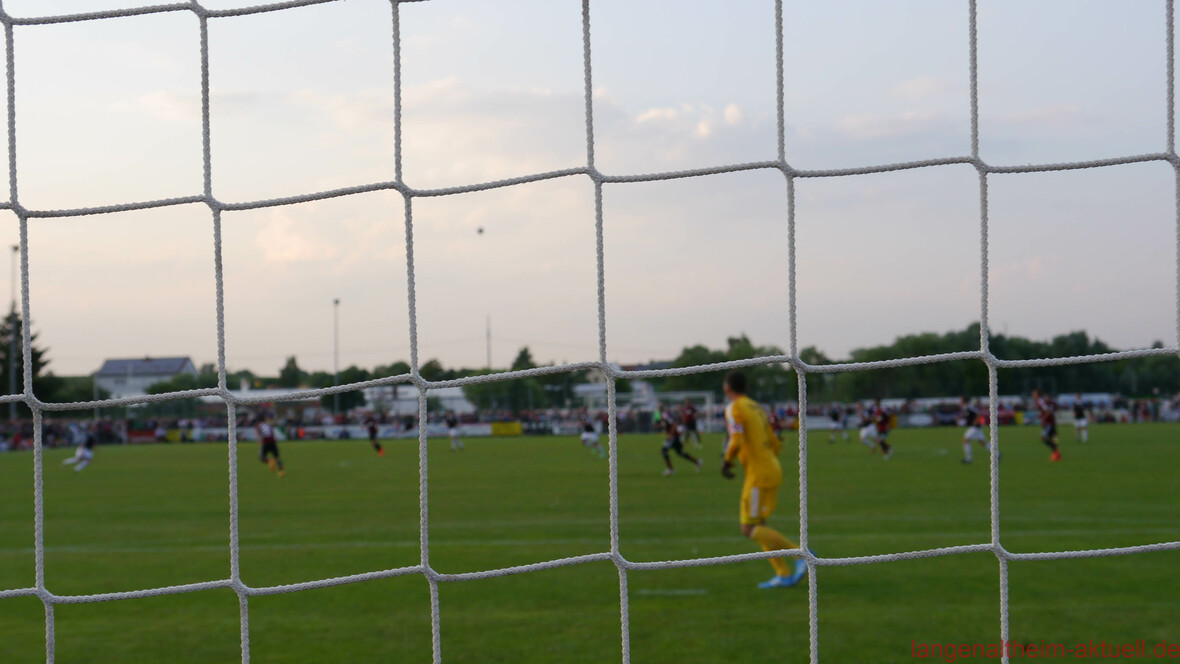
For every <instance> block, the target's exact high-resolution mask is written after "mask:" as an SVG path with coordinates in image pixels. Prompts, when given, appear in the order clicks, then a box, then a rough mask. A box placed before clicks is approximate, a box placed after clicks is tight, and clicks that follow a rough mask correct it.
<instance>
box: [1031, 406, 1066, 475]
mask: <svg viewBox="0 0 1180 664" xmlns="http://www.w3.org/2000/svg"><path fill="white" fill-rule="evenodd" d="M1032 398H1033V404H1035V405H1036V407H1037V411H1039V412H1040V414H1041V442H1042V443H1044V444H1045V445H1046V446H1048V447H1049V449H1051V450H1053V453H1052V454H1050V455H1049V460H1050V461H1061V450H1059V449H1057V404H1056V403H1053V400H1052V399H1049V398H1047V397H1042V396H1041V393H1040V392H1039V391H1038V390H1033V392H1032Z"/></svg>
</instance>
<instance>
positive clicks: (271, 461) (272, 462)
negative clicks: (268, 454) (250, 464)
mask: <svg viewBox="0 0 1180 664" xmlns="http://www.w3.org/2000/svg"><path fill="white" fill-rule="evenodd" d="M266 467H267V468H270V472H272V473H273V472H274V471H275V460H274V459H267V460H266Z"/></svg>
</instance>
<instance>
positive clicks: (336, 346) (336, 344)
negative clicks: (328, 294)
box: [332, 298, 340, 415]
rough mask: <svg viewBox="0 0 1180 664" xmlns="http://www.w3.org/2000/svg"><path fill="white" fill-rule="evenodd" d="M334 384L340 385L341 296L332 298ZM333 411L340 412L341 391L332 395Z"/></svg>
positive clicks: (336, 413)
mask: <svg viewBox="0 0 1180 664" xmlns="http://www.w3.org/2000/svg"><path fill="white" fill-rule="evenodd" d="M332 376H333V377H332V385H333V386H339V385H340V298H336V299H334V300H332ZM332 413H333V414H334V415H339V414H340V393H339V392H337V393H335V394H333V395H332Z"/></svg>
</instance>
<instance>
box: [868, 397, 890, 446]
mask: <svg viewBox="0 0 1180 664" xmlns="http://www.w3.org/2000/svg"><path fill="white" fill-rule="evenodd" d="M891 419H892V418H890V416H889V413H887V412H886V411H885V409H884V408H882V407H881V400H880V399H875V400H873V426H875V427H876V429H877V446H878V447H880V448H881V453H882V454H884V455H885V459H886V460H888V459H889V457H892V456H893V446H892V445H890V444H889V443H888V442H887V441H886V440H885V438H886V437H887V436H888V435H889V423H890V420H891Z"/></svg>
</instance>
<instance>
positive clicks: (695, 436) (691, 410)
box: [680, 399, 701, 448]
mask: <svg viewBox="0 0 1180 664" xmlns="http://www.w3.org/2000/svg"><path fill="white" fill-rule="evenodd" d="M680 420H681V421H682V422H683V423H684V439H685V440H689V439H692V444H693V447H697V448H700V446H701V432H699V431H697V407H696V406H694V405H692V402H691V401H689V400H688V399H685V400H684V405H683V406H681V407H680Z"/></svg>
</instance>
